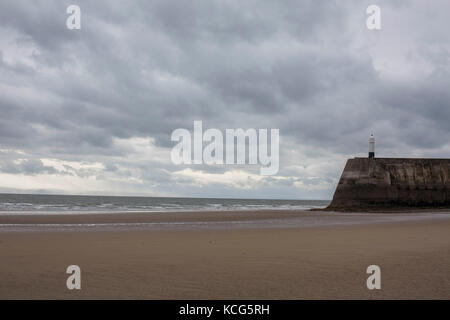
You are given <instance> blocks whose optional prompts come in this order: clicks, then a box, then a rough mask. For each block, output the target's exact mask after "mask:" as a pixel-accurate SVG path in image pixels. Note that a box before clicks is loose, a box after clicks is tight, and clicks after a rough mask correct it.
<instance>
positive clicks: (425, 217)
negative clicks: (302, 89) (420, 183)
mask: <svg viewBox="0 0 450 320" xmlns="http://www.w3.org/2000/svg"><path fill="white" fill-rule="evenodd" d="M308 221H309V222H308ZM317 221H318V222H317ZM355 221H356V223H355ZM312 222H314V223H312ZM177 223H180V224H177ZM87 224H89V226H88V225H87ZM111 224H112V225H111ZM114 224H116V225H114ZM8 225H9V227H8ZM21 225H22V226H23V228H21ZM58 225H59V227H58ZM107 225H109V227H105V226H107ZM32 226H34V227H32ZM50 226H53V227H50ZM68 226H71V227H68ZM96 226H97V227H96ZM98 226H100V227H98ZM102 226H103V227H102ZM168 226H171V227H168ZM64 228H66V229H64ZM72 264H76V265H78V266H80V268H81V272H82V275H81V279H82V280H81V282H82V289H81V290H68V289H67V288H66V279H67V277H68V275H67V274H66V273H65V271H66V268H67V266H69V265H72ZM372 264H376V265H379V266H380V267H381V285H382V289H381V290H368V289H367V287H366V279H367V277H368V276H369V275H368V274H366V268H367V266H369V265H372ZM449 266H450V214H448V213H442V212H441V213H439V214H430V213H402V214H360V215H358V214H343V213H340V214H336V213H315V212H307V211H305V212H297V211H263V212H261V211H259V212H258V211H253V212H214V213H212V212H203V213H200V212H191V213H170V214H167V213H161V214H155V213H152V214H144V213H141V214H139V213H136V214H130V213H128V214H102V215H89V214H84V215H2V216H0V299H60V298H61V299H92V298H94V299H105V298H112V299H132V298H137V299H350V298H355V299H450V269H449Z"/></svg>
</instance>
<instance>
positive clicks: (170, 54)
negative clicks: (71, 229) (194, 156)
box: [0, 0, 450, 199]
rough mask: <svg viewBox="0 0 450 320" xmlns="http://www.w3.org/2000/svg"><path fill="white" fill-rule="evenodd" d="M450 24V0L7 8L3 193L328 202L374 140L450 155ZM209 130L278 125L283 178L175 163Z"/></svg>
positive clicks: (403, 151) (384, 152)
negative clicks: (72, 18)
mask: <svg viewBox="0 0 450 320" xmlns="http://www.w3.org/2000/svg"><path fill="white" fill-rule="evenodd" d="M70 4H76V5H79V6H80V8H81V24H82V28H81V30H69V29H67V28H66V19H67V17H68V15H67V14H66V8H67V6H68V5H70ZM370 4H376V5H378V6H380V8H381V14H382V15H381V17H382V29H381V30H379V31H370V30H368V29H367V28H366V18H367V15H366V8H367V6H368V5H370ZM449 21H450V2H449V1H447V0H441V1H438V0H437V1H431V2H428V1H423V0H404V1H400V0H398V1H388V0H386V1H381V0H373V1H359V0H358V1H357V0H355V1H342V0H340V1H337V0H336V1H331V0H327V1H321V0H311V1H307V0H295V1H294V0H287V1H253V0H249V1H234V0H232V1H224V0H222V1H216V0H189V1H175V0H161V1H156V0H153V1H151V0H150V1H116V0H114V1H100V0H96V1H56V0H55V1H50V0H43V1H20V0H11V1H8V0H3V1H1V2H0V192H51V193H76V194H111V195H148V196H203V197H252V198H268V197H269V198H294V199H329V198H331V196H332V194H333V192H334V188H335V186H336V183H337V180H338V178H339V176H340V173H341V171H342V169H343V166H344V164H345V160H346V159H347V158H349V157H354V156H365V155H366V154H367V140H368V137H369V135H370V133H374V134H375V137H376V141H377V142H376V154H377V155H378V156H385V157H419V156H420V157H442V158H448V157H450V143H449V136H450V125H449V119H450V90H449V88H450V53H449V52H450V33H449V32H448V31H449V29H450V25H449ZM194 120H202V121H203V126H204V128H212V127H214V128H219V129H225V128H279V129H280V170H279V172H278V174H277V175H275V176H270V177H263V176H261V175H259V166H242V165H241V166H237V165H233V166H206V165H192V166H186V165H185V166H178V165H174V164H172V163H171V161H170V150H171V147H172V146H173V145H174V143H173V142H171V141H170V135H171V133H172V131H173V130H174V129H177V128H187V129H189V130H192V128H193V121H194Z"/></svg>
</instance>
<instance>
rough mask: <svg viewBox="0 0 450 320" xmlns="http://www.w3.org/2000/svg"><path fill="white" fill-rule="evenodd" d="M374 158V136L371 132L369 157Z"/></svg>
mask: <svg viewBox="0 0 450 320" xmlns="http://www.w3.org/2000/svg"><path fill="white" fill-rule="evenodd" d="M373 158H375V138H374V137H373V134H371V135H370V138H369V159H373Z"/></svg>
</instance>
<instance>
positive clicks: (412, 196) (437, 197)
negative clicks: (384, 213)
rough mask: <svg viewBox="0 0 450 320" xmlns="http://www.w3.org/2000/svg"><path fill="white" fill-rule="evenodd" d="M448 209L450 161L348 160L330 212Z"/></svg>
mask: <svg viewBox="0 0 450 320" xmlns="http://www.w3.org/2000/svg"><path fill="white" fill-rule="evenodd" d="M370 207H373V208H375V207H377V208H380V207H381V208H389V207H449V208H450V159H409V158H407V159H402V158H375V159H369V158H354V159H349V160H347V164H346V165H345V168H344V171H343V172H342V176H341V179H340V181H339V184H338V186H337V188H336V191H335V193H334V197H333V201H332V202H331V204H330V206H329V207H328V208H330V209H357V208H370Z"/></svg>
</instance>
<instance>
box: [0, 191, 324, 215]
mask: <svg viewBox="0 0 450 320" xmlns="http://www.w3.org/2000/svg"><path fill="white" fill-rule="evenodd" d="M329 203H330V201H329V200H269V199H219V198H175V197H119V196H85V195H43V194H0V215H11V214H17V215H20V214H30V213H35V214H83V213H86V214H92V213H126V212H180V211H228V210H231V211H236V210H305V209H312V208H324V207H326V206H327V205H328V204H329Z"/></svg>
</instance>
